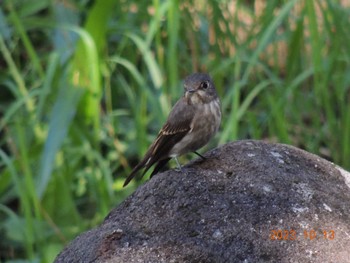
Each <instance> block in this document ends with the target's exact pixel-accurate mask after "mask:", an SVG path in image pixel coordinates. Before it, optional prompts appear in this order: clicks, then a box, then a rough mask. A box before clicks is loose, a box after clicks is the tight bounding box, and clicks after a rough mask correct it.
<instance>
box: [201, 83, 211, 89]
mask: <svg viewBox="0 0 350 263" xmlns="http://www.w3.org/2000/svg"><path fill="white" fill-rule="evenodd" d="M201 88H202V89H207V88H209V82H208V81H204V82H202V83H201Z"/></svg>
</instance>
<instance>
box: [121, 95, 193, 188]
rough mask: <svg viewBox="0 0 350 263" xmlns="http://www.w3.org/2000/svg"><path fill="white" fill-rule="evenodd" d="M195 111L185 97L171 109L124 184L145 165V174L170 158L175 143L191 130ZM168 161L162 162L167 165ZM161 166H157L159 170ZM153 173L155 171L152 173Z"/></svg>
mask: <svg viewBox="0 0 350 263" xmlns="http://www.w3.org/2000/svg"><path fill="white" fill-rule="evenodd" d="M194 114H195V111H194V110H193V108H192V106H191V105H188V104H187V102H186V100H185V99H184V98H182V99H180V100H179V101H178V102H177V103H176V104H175V106H174V107H173V109H172V110H171V112H170V114H169V117H168V120H167V122H166V123H165V125H164V126H163V127H162V129H161V130H160V131H159V133H158V136H157V138H156V139H155V141H154V142H153V143H152V145H151V146H150V147H149V149H148V151H147V153H146V154H145V156H144V158H143V159H142V160H141V161H140V163H139V164H137V165H136V166H135V167H134V169H133V170H132V171H131V173H130V175H129V176H128V177H127V178H126V180H125V183H124V186H126V185H127V184H128V183H129V182H130V181H131V180H132V179H133V178H134V177H135V175H136V173H137V172H138V171H139V170H140V169H142V168H144V167H145V170H144V172H143V174H145V173H146V172H147V171H148V169H149V168H150V167H151V166H152V165H153V164H155V163H156V162H159V161H161V160H163V159H166V158H169V156H168V154H169V152H170V151H171V149H172V148H173V146H174V145H175V144H177V143H178V142H179V141H181V139H182V138H183V137H184V136H185V135H186V134H187V133H188V132H190V131H191V123H192V120H193V118H194ZM165 164H166V162H162V165H165ZM160 168H161V167H160V166H157V170H159V169H160ZM152 174H153V173H152Z"/></svg>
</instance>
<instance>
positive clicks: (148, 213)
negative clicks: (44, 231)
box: [56, 141, 350, 263]
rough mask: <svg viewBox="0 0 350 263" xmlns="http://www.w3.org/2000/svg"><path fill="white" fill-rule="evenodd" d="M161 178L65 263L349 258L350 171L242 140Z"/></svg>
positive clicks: (78, 243) (82, 240) (69, 251)
mask: <svg viewBox="0 0 350 263" xmlns="http://www.w3.org/2000/svg"><path fill="white" fill-rule="evenodd" d="M205 156H206V157H207V159H206V160H205V161H201V160H200V159H197V160H195V161H193V162H191V163H189V164H188V165H186V166H185V167H184V168H183V170H184V171H186V174H183V173H180V172H177V171H175V170H169V171H167V172H164V173H161V174H157V175H155V176H154V177H153V178H152V179H151V180H149V181H148V182H147V183H145V184H144V185H142V186H141V187H139V188H138V189H137V191H136V192H135V193H134V194H133V195H131V196H130V197H129V198H127V199H126V200H125V201H124V202H123V203H122V204H121V205H119V206H118V207H116V208H115V209H114V210H113V211H112V212H111V213H110V214H109V215H108V216H107V217H106V219H105V221H104V222H103V223H102V224H101V225H100V226H99V227H97V228H95V229H93V230H91V231H88V232H86V233H83V234H81V235H80V236H78V237H77V238H76V239H75V240H74V241H73V242H72V243H71V244H70V245H68V246H67V247H66V248H65V249H64V250H63V251H62V252H61V253H60V254H59V255H58V257H57V258H56V262H299V263H300V262H350V189H349V187H350V175H349V173H348V172H346V171H344V170H342V169H340V168H338V167H336V166H335V165H334V164H332V163H330V162H328V161H326V160H324V159H322V158H320V157H318V156H316V155H313V154H310V153H307V152H305V151H302V150H299V149H297V148H294V147H291V146H287V145H281V144H270V143H266V142H261V141H237V142H234V143H229V144H226V145H223V146H221V147H219V148H217V149H214V150H212V151H210V152H208V153H207V154H206V155H205Z"/></svg>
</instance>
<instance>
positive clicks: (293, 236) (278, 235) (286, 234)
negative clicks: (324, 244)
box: [270, 229, 335, 241]
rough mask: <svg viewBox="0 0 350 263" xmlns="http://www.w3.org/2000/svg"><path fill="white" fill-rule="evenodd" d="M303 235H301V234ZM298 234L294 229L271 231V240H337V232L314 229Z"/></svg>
mask: <svg viewBox="0 0 350 263" xmlns="http://www.w3.org/2000/svg"><path fill="white" fill-rule="evenodd" d="M300 233H301V234H300ZM300 233H298V232H297V231H296V230H294V229H290V230H287V229H276V230H270V240H280V241H282V240H291V241H293V240H298V239H300V238H304V239H307V240H317V239H324V240H334V238H335V231H334V230H319V231H316V230H314V229H310V230H303V231H302V232H301V231H300Z"/></svg>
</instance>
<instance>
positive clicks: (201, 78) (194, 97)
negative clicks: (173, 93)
mask: <svg viewBox="0 0 350 263" xmlns="http://www.w3.org/2000/svg"><path fill="white" fill-rule="evenodd" d="M184 89H185V98H186V99H187V101H188V102H189V103H190V104H206V103H210V102H212V101H213V100H215V99H217V93H216V90H215V86H214V83H213V80H212V79H211V78H210V76H209V75H208V74H205V73H194V74H192V75H190V76H188V77H187V78H186V79H185V81H184Z"/></svg>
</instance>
